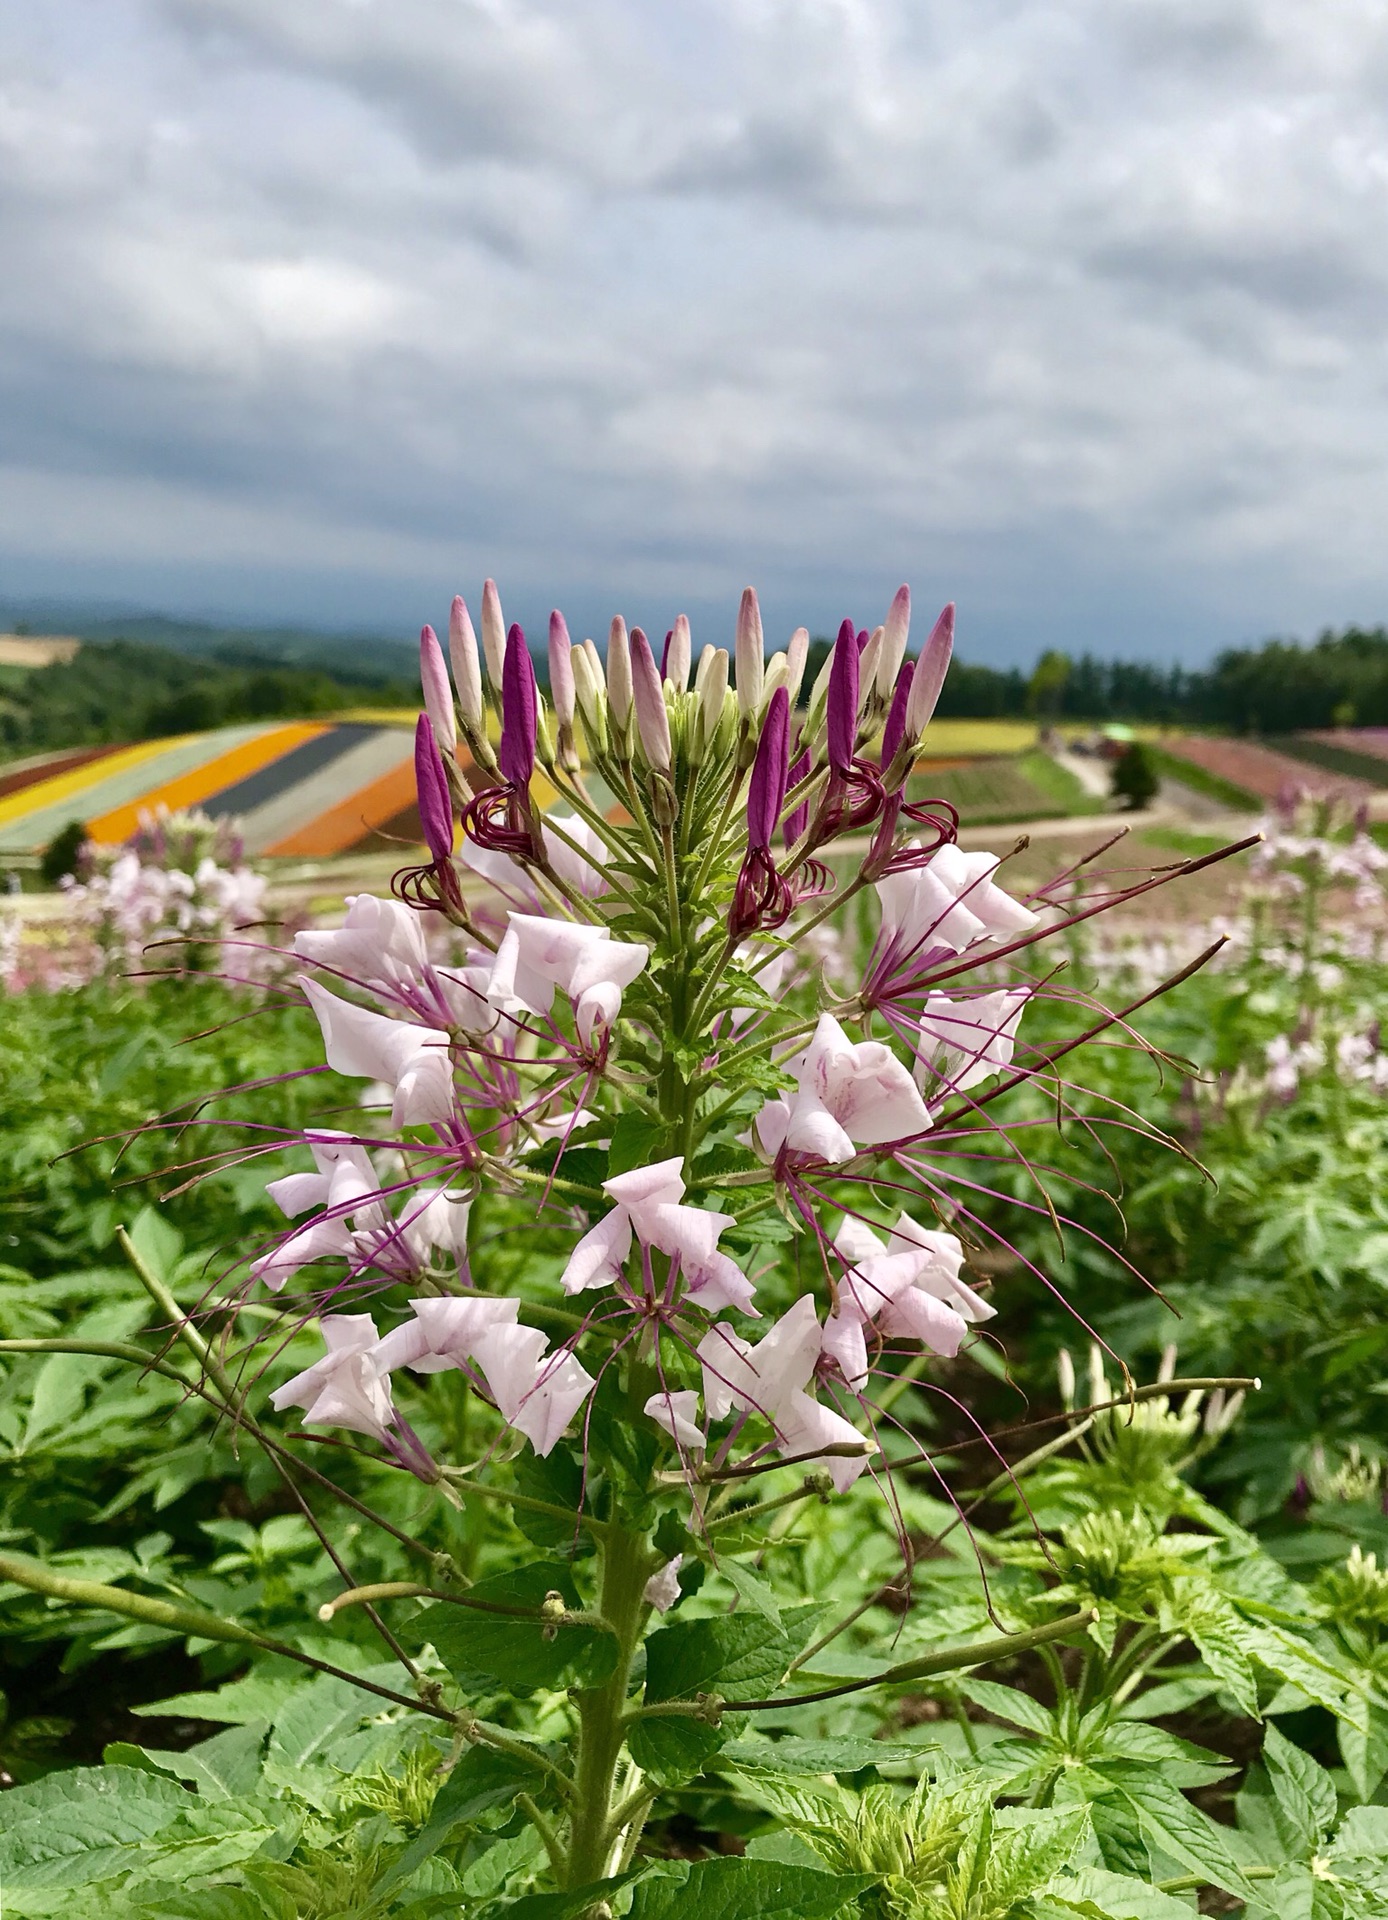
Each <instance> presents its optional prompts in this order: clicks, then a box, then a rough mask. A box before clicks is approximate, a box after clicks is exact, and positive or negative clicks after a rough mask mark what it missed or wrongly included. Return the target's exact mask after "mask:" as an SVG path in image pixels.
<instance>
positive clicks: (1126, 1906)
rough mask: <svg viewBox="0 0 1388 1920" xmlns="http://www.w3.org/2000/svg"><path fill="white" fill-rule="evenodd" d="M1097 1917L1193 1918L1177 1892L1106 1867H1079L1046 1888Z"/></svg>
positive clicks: (1122, 1919)
mask: <svg viewBox="0 0 1388 1920" xmlns="http://www.w3.org/2000/svg"><path fill="white" fill-rule="evenodd" d="M1046 1891H1047V1894H1048V1895H1049V1897H1050V1898H1051V1899H1053V1900H1060V1901H1063V1902H1064V1904H1065V1905H1066V1906H1067V1907H1074V1908H1076V1909H1078V1911H1079V1912H1081V1913H1083V1914H1085V1915H1092V1916H1094V1920H1191V1915H1192V1909H1191V1908H1190V1907H1189V1906H1188V1905H1187V1904H1186V1903H1185V1902H1184V1901H1182V1900H1178V1899H1176V1897H1175V1896H1174V1894H1170V1893H1163V1892H1162V1891H1161V1889H1160V1888H1159V1887H1154V1886H1152V1884H1151V1883H1150V1881H1146V1880H1135V1879H1133V1877H1132V1876H1131V1874H1127V1873H1110V1872H1109V1870H1108V1868H1107V1867H1077V1868H1076V1869H1075V1870H1074V1872H1073V1873H1070V1874H1067V1875H1066V1876H1065V1877H1064V1878H1063V1879H1061V1880H1056V1881H1054V1882H1053V1883H1052V1885H1051V1886H1049V1887H1048V1888H1047V1889H1046Z"/></svg>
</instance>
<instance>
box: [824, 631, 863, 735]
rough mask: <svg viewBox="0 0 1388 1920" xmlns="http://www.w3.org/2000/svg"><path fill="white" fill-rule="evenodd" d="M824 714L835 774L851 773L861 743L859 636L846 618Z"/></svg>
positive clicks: (835, 646) (830, 672)
mask: <svg viewBox="0 0 1388 1920" xmlns="http://www.w3.org/2000/svg"><path fill="white" fill-rule="evenodd" d="M824 717H825V722H826V726H827V730H828V740H827V744H828V748H829V765H830V766H831V767H832V768H833V769H834V771H835V773H847V772H848V771H849V769H850V768H851V767H852V765H853V749H854V747H855V746H856V745H857V744H858V637H857V635H856V634H855V633H854V631H853V622H852V621H851V620H845V621H844V623H843V625H842V626H841V627H840V628H839V637H838V639H837V640H836V641H835V642H834V658H833V662H832V664H831V666H830V668H829V692H828V701H827V705H826V708H825V716H824Z"/></svg>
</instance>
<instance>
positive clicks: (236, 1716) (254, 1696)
mask: <svg viewBox="0 0 1388 1920" xmlns="http://www.w3.org/2000/svg"><path fill="white" fill-rule="evenodd" d="M312 1685H313V1682H312V1681H311V1680H304V1679H302V1678H301V1677H300V1675H299V1674H298V1673H265V1672H260V1671H258V1670H255V1671H252V1672H250V1673H248V1674H246V1675H245V1676H244V1677H243V1678H242V1679H240V1680H232V1681H231V1682H229V1683H228V1685H226V1686H225V1687H218V1688H217V1689H216V1691H215V1692H211V1691H209V1692H206V1693H175V1694H172V1695H171V1696H170V1697H169V1698H168V1699H167V1700H151V1701H148V1702H147V1703H146V1704H144V1705H143V1706H137V1707H132V1708H131V1712H132V1713H139V1714H148V1715H157V1716H158V1717H159V1718H160V1719H164V1718H166V1717H167V1716H168V1715H170V1714H180V1715H186V1716H187V1717H188V1718H189V1719H192V1720H222V1721H226V1722H227V1723H228V1724H230V1725H239V1726H247V1725H249V1724H250V1723H251V1722H252V1721H254V1720H273V1719H274V1718H275V1716H276V1715H277V1714H278V1713H280V1712H282V1711H283V1709H284V1708H285V1707H286V1706H287V1705H288V1703H289V1702H290V1701H291V1700H292V1699H293V1698H294V1696H295V1695H296V1694H300V1693H303V1692H305V1691H306V1690H307V1689H308V1688H309V1687H311V1686H312Z"/></svg>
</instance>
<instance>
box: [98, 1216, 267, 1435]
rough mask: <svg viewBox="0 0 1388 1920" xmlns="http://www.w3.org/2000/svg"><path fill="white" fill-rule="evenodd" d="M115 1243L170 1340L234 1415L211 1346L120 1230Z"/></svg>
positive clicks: (227, 1381)
mask: <svg viewBox="0 0 1388 1920" xmlns="http://www.w3.org/2000/svg"><path fill="white" fill-rule="evenodd" d="M116 1242H117V1244H118V1245H119V1247H120V1250H121V1252H122V1253H123V1254H124V1255H125V1257H126V1259H127V1260H128V1261H129V1262H130V1265H131V1267H132V1268H133V1269H134V1272H135V1275H136V1278H137V1279H138V1280H139V1282H140V1285H141V1286H142V1287H143V1288H144V1290H145V1292H146V1293H147V1294H148V1295H149V1297H150V1299H151V1300H153V1302H154V1304H155V1306H156V1307H158V1309H159V1311H160V1312H161V1313H166V1314H167V1315H168V1317H169V1323H170V1331H171V1332H172V1333H173V1335H174V1337H175V1338H176V1339H179V1340H181V1341H182V1342H183V1344H184V1346H185V1347H187V1349H188V1351H189V1352H190V1353H191V1354H192V1355H193V1357H194V1359H195V1360H196V1361H197V1362H198V1365H199V1366H200V1367H201V1368H202V1370H203V1372H204V1373H205V1374H207V1376H208V1378H209V1379H211V1380H213V1381H214V1382H215V1383H216V1387H217V1391H218V1392H219V1393H220V1394H221V1395H222V1397H223V1399H224V1400H225V1401H226V1404H227V1407H228V1409H229V1410H230V1411H231V1412H232V1413H235V1412H236V1410H237V1406H238V1396H237V1393H236V1389H235V1387H234V1386H233V1385H232V1383H231V1376H230V1375H229V1374H228V1373H227V1371H226V1369H225V1367H223V1365H222V1363H221V1361H220V1360H218V1358H217V1356H216V1354H214V1353H213V1351H212V1347H211V1343H210V1342H209V1341H207V1340H205V1339H204V1338H203V1336H202V1335H201V1334H200V1333H199V1332H198V1330H197V1328H196V1327H195V1326H194V1325H193V1323H192V1321H191V1320H190V1319H189V1318H188V1316H187V1314H186V1313H185V1312H184V1311H183V1308H182V1307H181V1306H180V1305H179V1304H178V1302H177V1300H175V1298H174V1296H173V1294H172V1293H171V1292H170V1291H169V1289H168V1288H167V1287H166V1286H165V1285H164V1282H163V1281H162V1280H161V1279H159V1277H158V1275H157V1274H155V1273H154V1272H153V1271H152V1269H151V1268H150V1267H149V1266H148V1265H146V1263H145V1261H144V1259H143V1257H142V1256H141V1254H140V1253H139V1251H138V1250H137V1248H136V1246H135V1243H134V1241H133V1240H132V1239H131V1238H130V1235H129V1234H128V1233H127V1232H126V1230H125V1228H124V1227H117V1228H116Z"/></svg>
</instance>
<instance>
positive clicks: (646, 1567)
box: [564, 1524, 650, 1887]
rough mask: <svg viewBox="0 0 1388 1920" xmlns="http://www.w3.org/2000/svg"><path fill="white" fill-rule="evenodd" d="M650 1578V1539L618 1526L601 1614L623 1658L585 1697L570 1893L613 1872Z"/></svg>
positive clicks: (610, 1541) (568, 1869)
mask: <svg viewBox="0 0 1388 1920" xmlns="http://www.w3.org/2000/svg"><path fill="white" fill-rule="evenodd" d="M649 1573H650V1556H649V1553H648V1551H647V1547H646V1542H645V1540H644V1538H643V1537H642V1536H641V1535H640V1534H637V1533H633V1532H630V1531H629V1530H628V1529H626V1528H625V1527H620V1526H618V1525H616V1524H614V1525H613V1526H612V1529H611V1531H610V1532H609V1533H608V1536H607V1539H606V1540H605V1541H604V1543H603V1567H602V1600H601V1612H602V1614H603V1617H604V1618H605V1619H606V1620H607V1622H608V1624H609V1625H610V1626H611V1628H612V1630H613V1631H614V1632H615V1634H616V1635H617V1658H616V1661H615V1663H614V1665H613V1668H612V1673H611V1675H610V1677H609V1678H608V1679H607V1680H606V1681H605V1682H604V1683H603V1685H602V1686H600V1687H588V1688H585V1689H584V1690H583V1691H582V1692H580V1693H579V1695H578V1724H579V1736H578V1761H577V1765H576V1767H575V1769H574V1805H573V1811H572V1813H571V1815H570V1822H569V1847H568V1858H567V1860H566V1862H565V1867H564V1885H565V1886H566V1887H582V1886H586V1885H587V1884H588V1883H589V1881H592V1880H601V1879H602V1877H603V1875H604V1874H605V1873H606V1871H607V1858H608V1854H609V1852H610V1842H609V1839H608V1824H609V1821H610V1819H611V1809H612V1789H613V1781H614V1778H615V1775H616V1770H617V1761H618V1759H619V1758H620V1756H621V1751H622V1739H623V1721H624V1717H625V1713H626V1703H627V1694H628V1692H629V1690H630V1683H631V1663H632V1658H633V1656H634V1655H635V1652H636V1648H637V1645H638V1642H639V1639H640V1634H641V1626H642V1623H643V1620H644V1617H645V1612H646V1607H645V1601H644V1599H643V1597H642V1595H643V1589H644V1587H645V1584H646V1580H647V1578H648V1576H649Z"/></svg>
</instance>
